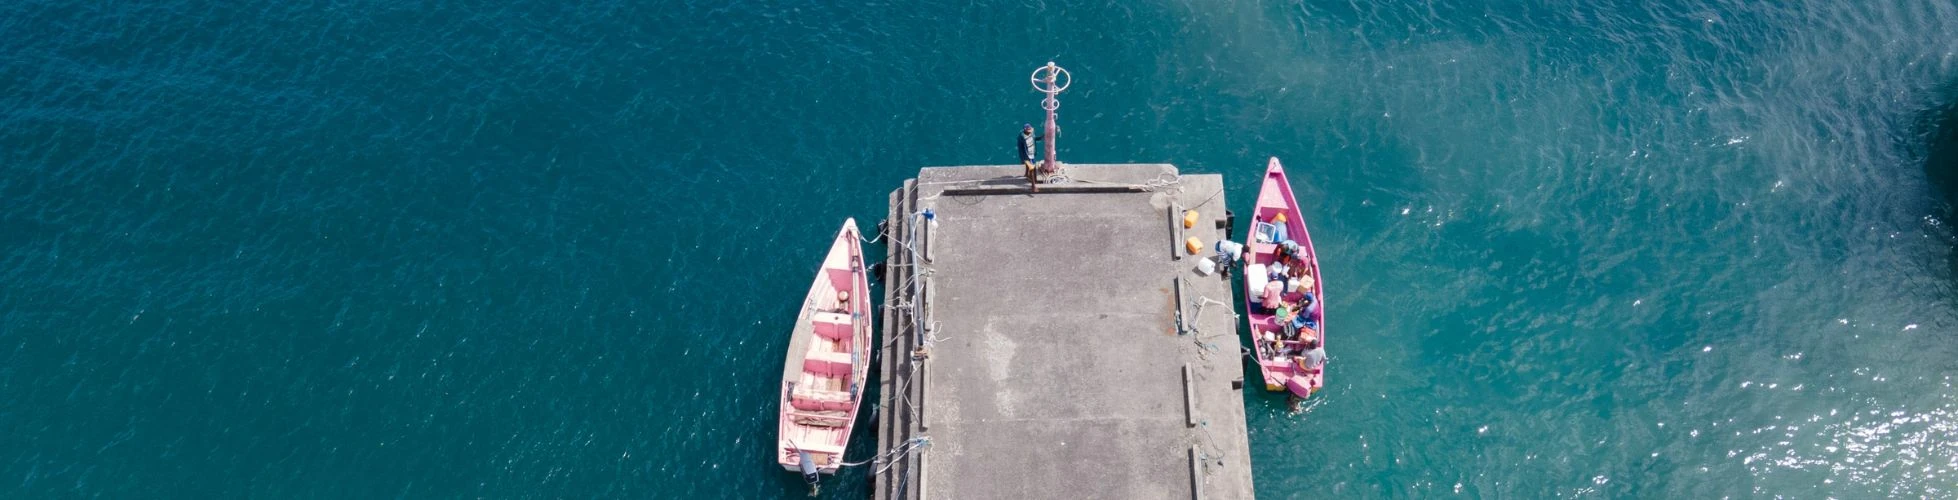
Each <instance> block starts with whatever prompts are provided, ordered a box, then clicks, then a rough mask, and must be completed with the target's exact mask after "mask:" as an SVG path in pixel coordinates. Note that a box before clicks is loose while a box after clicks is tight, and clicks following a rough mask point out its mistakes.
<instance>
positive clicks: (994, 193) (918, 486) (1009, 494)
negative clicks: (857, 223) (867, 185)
mask: <svg viewBox="0 0 1958 500" xmlns="http://www.w3.org/2000/svg"><path fill="white" fill-rule="evenodd" d="M1021 168H1022V167H1020V166H1018V165H1013V166H982V167H934V168H925V169H923V170H922V171H920V172H919V174H918V178H917V179H915V180H912V181H907V182H905V184H904V186H903V187H901V188H899V189H898V190H897V191H895V192H893V193H892V194H891V213H890V219H889V222H890V223H889V227H887V228H886V231H887V236H886V237H888V238H890V245H889V248H890V256H889V261H888V262H889V267H888V268H887V269H888V271H887V273H886V281H885V291H886V300H885V304H886V305H887V307H886V309H885V318H884V321H885V322H884V325H885V328H884V334H883V336H882V342H883V344H884V345H883V348H882V352H881V354H882V358H881V366H880V367H879V369H880V373H881V375H882V377H881V382H880V384H881V388H882V393H881V394H882V395H881V399H880V402H879V404H880V406H879V413H878V429H877V432H878V448H879V449H880V450H889V449H893V448H896V447H898V446H901V445H902V444H904V443H906V442H908V441H911V440H913V438H916V437H920V436H923V437H926V438H929V439H930V446H929V448H926V449H925V451H922V452H919V453H910V454H906V455H904V456H903V458H902V459H899V460H896V461H894V462H893V463H890V464H888V465H889V469H888V470H887V471H885V472H884V473H883V474H881V475H878V476H877V477H875V478H874V479H873V483H874V494H873V496H874V498H877V499H880V500H882V499H915V498H929V499H939V498H946V499H953V498H955V499H986V498H1003V499H1016V500H1017V499H1026V498H1126V499H1152V498H1164V499H1169V498H1174V499H1187V498H1250V497H1251V496H1252V487H1251V484H1252V483H1251V463H1250V449H1249V444H1248V442H1247V436H1246V432H1245V423H1244V406H1243V394H1242V392H1241V387H1242V385H1243V381H1244V372H1243V368H1242V367H1243V365H1242V363H1241V362H1240V360H1239V359H1240V354H1239V347H1238V345H1239V344H1238V340H1237V333H1236V325H1237V322H1236V318H1235V317H1234V316H1233V314H1234V313H1233V309H1234V308H1233V307H1232V306H1231V305H1230V304H1231V303H1232V302H1233V299H1232V295H1231V290H1230V282H1229V281H1228V280H1225V279H1222V278H1220V277H1218V276H1216V275H1212V276H1200V275H1198V274H1197V273H1196V272H1195V271H1194V268H1195V267H1196V264H1197V261H1198V260H1199V259H1201V258H1203V256H1206V255H1209V254H1210V252H1209V247H1210V246H1211V245H1213V244H1214V243H1215V242H1216V241H1217V240H1218V239H1219V238H1221V237H1223V235H1224V231H1225V229H1223V228H1224V227H1226V225H1225V224H1224V222H1225V221H1224V218H1225V211H1224V209H1225V207H1226V206H1227V205H1226V201H1225V200H1224V196H1223V194H1222V188H1223V186H1222V179H1221V177H1220V176H1217V175H1180V174H1179V173H1178V172H1177V170H1176V168H1175V167H1174V166H1171V165H1155V164H1149V165H1068V166H1067V168H1066V170H1065V171H1064V177H1065V180H1064V181H1062V182H1059V183H1055V184H1046V185H1042V186H1041V190H1040V192H1039V193H1038V194H1032V193H1029V190H1028V187H1027V185H1026V181H1025V178H1024V177H1023V176H1022V170H1021ZM927 210H929V211H930V212H931V213H932V219H933V220H932V221H930V222H926V221H925V220H924V217H923V216H922V213H923V212H925V211H927ZM1185 210H1196V211H1197V212H1198V213H1199V215H1198V217H1197V222H1196V224H1195V226H1194V227H1193V228H1190V229H1184V227H1183V225H1182V223H1183V213H1184V211H1185ZM1188 237H1196V238H1198V239H1199V240H1201V241H1202V244H1203V246H1204V250H1205V251H1204V252H1203V253H1201V254H1199V255H1195V256H1193V255H1188V254H1186V253H1185V252H1184V250H1183V246H1184V243H1183V242H1184V239H1185V238H1188ZM883 465H884V464H878V467H881V466H883ZM873 470H874V469H873Z"/></svg>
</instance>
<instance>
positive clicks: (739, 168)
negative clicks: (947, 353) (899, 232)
mask: <svg viewBox="0 0 1958 500" xmlns="http://www.w3.org/2000/svg"><path fill="white" fill-rule="evenodd" d="M1048 60H1056V61H1059V62H1060V63H1061V64H1062V65H1064V66H1067V67H1068V68H1070V69H1072V70H1073V72H1074V75H1075V77H1076V82H1075V84H1074V87H1073V88H1072V89H1071V90H1069V91H1068V93H1067V94H1064V95H1063V96H1062V102H1063V108H1062V110H1061V111H1062V120H1063V126H1064V127H1066V129H1067V130H1068V136H1067V137H1065V139H1067V140H1066V141H1065V142H1064V143H1062V152H1061V154H1062V156H1063V159H1064V160H1072V161H1076V162H1083V163H1087V162H1129V161H1134V162H1171V163H1175V164H1178V165H1180V166H1181V167H1183V168H1184V169H1185V170H1186V171H1194V172H1214V173H1222V174H1224V175H1225V176H1226V180H1227V182H1233V190H1232V191H1231V192H1230V195H1229V196H1230V197H1231V198H1232V200H1233V201H1234V202H1239V203H1242V202H1247V201H1249V200H1250V199H1251V196H1252V195H1253V193H1252V190H1253V189H1255V186H1253V185H1252V184H1251V182H1252V179H1254V176H1255V175H1257V173H1258V172H1259V171H1260V169H1261V168H1262V167H1263V165H1264V161H1263V160H1264V158H1265V157H1266V156H1272V155H1276V156H1279V157H1280V158H1282V159H1284V160H1285V162H1286V165H1287V166H1288V167H1289V169H1290V170H1291V171H1292V172H1293V173H1294V175H1295V176H1296V183H1297V185H1296V188H1297V189H1298V190H1299V193H1300V195H1301V196H1302V197H1305V198H1307V199H1308V200H1309V201H1308V202H1307V203H1308V204H1309V209H1308V214H1309V215H1308V221H1309V223H1310V224H1312V225H1313V229H1314V231H1313V236H1314V237H1315V238H1314V239H1315V241H1316V242H1317V243H1318V245H1319V249H1320V252H1321V253H1322V255H1323V259H1324V262H1323V265H1324V266H1325V271H1324V272H1325V274H1326V282H1327V283H1328V284H1329V285H1330V286H1331V287H1332V290H1334V292H1333V293H1331V294H1329V295H1330V297H1329V303H1328V304H1327V311H1328V315H1329V318H1330V320H1331V325H1332V327H1333V328H1334V330H1333V332H1331V333H1332V335H1333V336H1334V339H1333V340H1334V342H1335V344H1333V346H1332V352H1331V354H1332V358H1333V359H1332V363H1333V370H1334V372H1333V376H1332V378H1331V379H1330V380H1329V384H1328V386H1327V390H1326V391H1325V392H1323V393H1322V395H1321V396H1319V397H1316V398H1315V401H1314V402H1313V403H1312V404H1310V405H1308V407H1307V408H1305V409H1304V410H1303V411H1301V412H1298V413H1291V412H1288V411H1287V408H1286V405H1285V402H1284V401H1283V400H1282V399H1279V398H1277V397H1271V396H1268V395H1265V394H1262V393H1252V394H1251V397H1249V398H1248V399H1247V401H1246V402H1245V405H1246V408H1247V409H1248V413H1249V415H1250V426H1251V434H1252V438H1253V440H1254V444H1253V446H1252V451H1253V459H1254V466H1255V468H1256V482H1257V488H1258V492H1259V493H1260V496H1263V497H1267V498H1291V497H1322V498H1323V497H1344V498H1356V497H1423V498H1428V497H1446V496H1454V495H1460V496H1463V497H1521V498H1550V497H1632V498H1719V497H1723V496H1735V497H1752V496H1786V497H1792V498H1823V497H1829V496H1834V497H1840V498H1872V497H1882V496H1893V495H1894V496H1908V497H1916V496H1931V497H1950V496H1953V495H1958V389H1954V387H1953V383H1954V380H1953V377H1954V376H1958V309H1955V308H1954V306H1955V305H1958V271H1954V269H1958V268H1954V266H1953V262H1954V259H1953V250H1952V248H1953V245H1954V242H1958V232H1954V230H1953V228H1952V227H1951V222H1950V221H1951V220H1952V217H1953V212H1952V211H1951V208H1950V207H1951V206H1952V204H1951V203H1950V202H1949V201H1948V200H1949V199H1950V198H1949V197H1950V196H1951V193H1952V191H1954V190H1953V189H1952V186H1958V182H1954V181H1952V180H1951V179H1952V178H1953V177H1954V176H1958V160H1953V158H1954V157H1958V104H1954V103H1958V4H1954V3H1953V2H1950V1H1948V0H1932V1H1905V0H1869V1H1835V0H1790V1H1786V2H1739V1H1684V0H1659V1H1615V0H1606V1H1597V2H1537V1H1525V2H1473V1H1469V2H1355V3H1349V2H1313V3H1307V4H1300V3H1295V2H1282V3H1281V2H1270V3H1258V2H1127V1H1121V2H1108V3H1103V4H1098V5H1086V4H1081V5H1063V4H1061V3H1042V2H1035V1H1023V2H985V3H963V2H960V3H944V4H936V5H914V4H911V3H908V2H896V3H852V4H835V3H820V2H738V1H722V2H697V3H681V2H670V1H669V2H660V1H654V2H618V1H609V2H576V1H549V2H535V1H517V2H473V1H453V2H450V1H444V2H426V1H415V0H407V1H370V0H351V1H333V0H326V1H308V0H299V1H280V2H263V1H244V2H213V1H204V0H149V1H137V2H127V1H117V0H101V1H77V0H16V1H11V2H4V3H0V497H7V498H63V497H100V498H234V497H269V498H290V497H302V498H303V497H326V498H390V497H392V498H453V497H494V498H579V497H636V498H645V497H653V498H771V497H783V496H801V495H802V494H803V491H802V489H801V486H800V484H799V483H798V482H797V480H796V479H795V478H793V477H790V476H789V475H787V474H785V473H782V472H781V471H779V470H777V469H776V468H775V466H774V465H773V463H772V462H771V458H770V457H771V450H770V448H769V446H770V443H772V441H773V430H774V422H775V420H774V419H775V416H774V409H775V400H774V386H773V384H774V382H773V381H772V379H771V377H773V376H775V374H776V373H779V372H778V370H780V368H781V366H780V363H781V359H782V354H781V351H782V349H783V347H784V345H785V342H786V339H785V334H786V331H787V325H788V322H789V320H790V319H791V318H792V317H793V316H794V314H795V307H796V305H797V303H798V301H799V299H800V298H801V294H802V293H803V291H804V290H806V288H807V286H808V285H807V283H808V281H807V280H808V279H809V278H810V273H811V271H812V270H813V269H814V266H815V261H816V260H817V259H818V258H819V255H820V252H821V251H822V249H823V248H825V247H826V245H827V244H828V242H827V238H828V236H829V235H832V234H834V231H835V230H836V227H837V224H838V222H839V221H841V220H842V219H843V218H845V217H857V218H858V219H859V220H860V221H863V222H864V223H865V224H871V223H874V222H876V221H877V220H879V219H881V218H882V216H883V213H884V210H885V208H886V207H885V195H886V194H887V193H888V192H889V191H890V190H891V189H892V188H894V187H896V186H897V184H898V183H899V182H900V181H901V180H902V179H904V178H906V177H909V176H911V175H912V174H914V173H915V172H916V169H917V168H918V167H920V166H924V165H956V164H974V163H1008V162H1011V161H1012V160H1011V158H1012V156H1011V155H1012V153H1011V152H1010V149H1009V146H1010V143H1009V142H1008V141H1009V137H1010V136H1012V134H1013V133H1014V132H1015V130H1016V129H1017V128H1018V125H1019V124H1020V123H1021V122H1027V121H1036V120H1037V119H1038V116H1039V115H1038V113H1039V108H1038V106H1037V99H1038V97H1037V95H1035V94H1034V93H1032V92H1031V91H1030V90H1029V89H1028V88H1027V83H1026V75H1027V74H1028V73H1029V72H1030V71H1031V70H1032V69H1034V68H1035V67H1036V66H1038V65H1040V64H1042V63H1044V62H1046V61H1048ZM871 452H872V450H868V449H863V448H859V449H857V450H856V453H855V454H857V455H866V456H867V455H868V454H870V453H871ZM864 475H865V471H864V470H863V469H861V468H859V469H853V470H851V471H850V472H848V473H846V474H845V475H844V477H842V478H840V480H837V481H832V483H831V485H830V486H829V487H828V488H826V493H828V494H829V495H828V496H832V497H855V496H858V495H860V494H862V492H863V491H865V490H864V489H863V485H864Z"/></svg>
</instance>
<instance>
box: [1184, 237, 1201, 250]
mask: <svg viewBox="0 0 1958 500" xmlns="http://www.w3.org/2000/svg"><path fill="white" fill-rule="evenodd" d="M1183 249H1184V250H1189V251H1190V255H1196V254H1197V252H1200V251H1203V240H1199V239H1197V237H1195V236H1191V237H1190V239H1187V240H1183Z"/></svg>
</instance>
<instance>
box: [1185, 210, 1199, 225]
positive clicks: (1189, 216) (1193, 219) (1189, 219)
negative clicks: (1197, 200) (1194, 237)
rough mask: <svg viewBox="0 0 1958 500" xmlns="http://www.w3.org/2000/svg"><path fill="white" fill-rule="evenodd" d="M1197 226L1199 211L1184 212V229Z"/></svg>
mask: <svg viewBox="0 0 1958 500" xmlns="http://www.w3.org/2000/svg"><path fill="white" fill-rule="evenodd" d="M1193 227H1197V211H1195V210H1190V211H1186V212H1183V229H1189V228H1193Z"/></svg>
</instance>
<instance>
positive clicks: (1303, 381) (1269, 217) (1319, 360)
mask: <svg viewBox="0 0 1958 500" xmlns="http://www.w3.org/2000/svg"><path fill="white" fill-rule="evenodd" d="M1251 214H1252V217H1253V219H1252V223H1251V241H1250V243H1249V244H1248V245H1247V246H1246V248H1245V250H1244V251H1245V256H1244V288H1245V294H1244V302H1245V304H1244V305H1245V309H1247V310H1249V311H1250V324H1251V345H1252V346H1254V347H1253V350H1254V351H1256V354H1257V362H1258V371H1260V372H1262V373H1263V375H1264V380H1265V390H1268V391H1273V392H1278V391H1286V392H1290V393H1292V394H1293V395H1296V396H1298V397H1301V398H1304V397H1309V396H1311V395H1312V393H1313V392H1314V391H1317V390H1319V388H1320V387H1322V386H1324V385H1325V362H1324V361H1325V351H1324V342H1325V312H1324V310H1323V308H1322V307H1321V305H1322V304H1324V303H1325V298H1326V295H1325V292H1324V288H1325V282H1324V281H1322V280H1320V279H1319V278H1320V275H1319V254H1318V253H1317V252H1314V251H1313V249H1312V236H1311V235H1310V234H1307V233H1306V229H1305V218H1304V217H1303V216H1302V215H1301V213H1300V211H1299V204H1298V201H1297V200H1296V199H1294V198H1293V197H1292V185H1291V183H1289V182H1287V181H1286V180H1285V167H1283V166H1281V165H1279V164H1278V158H1272V159H1271V161H1270V163H1268V164H1267V165H1266V167H1265V175H1264V185H1263V187H1261V188H1260V189H1259V190H1258V204H1257V208H1256V209H1255V210H1253V211H1252V212H1251ZM1288 241H1289V242H1291V243H1287V242H1288ZM1314 341H1317V344H1316V345H1315V344H1314Z"/></svg>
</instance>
